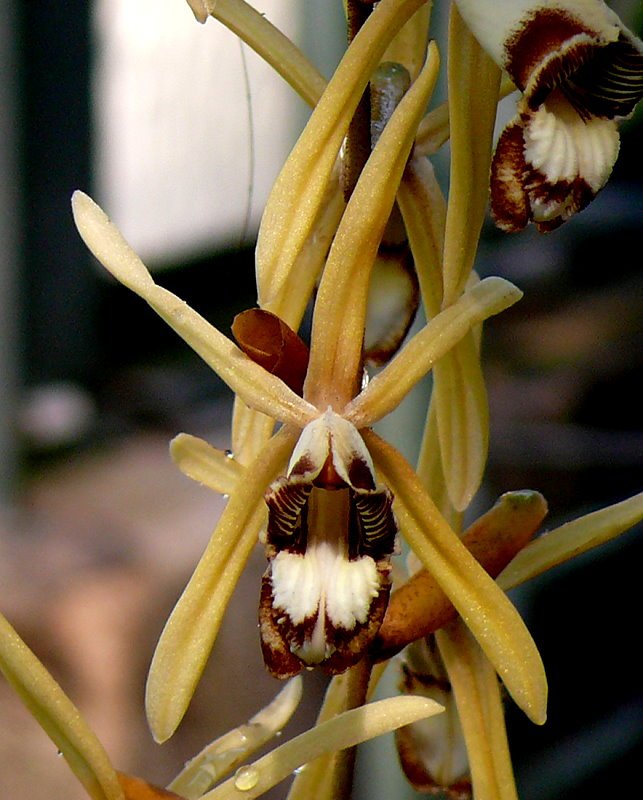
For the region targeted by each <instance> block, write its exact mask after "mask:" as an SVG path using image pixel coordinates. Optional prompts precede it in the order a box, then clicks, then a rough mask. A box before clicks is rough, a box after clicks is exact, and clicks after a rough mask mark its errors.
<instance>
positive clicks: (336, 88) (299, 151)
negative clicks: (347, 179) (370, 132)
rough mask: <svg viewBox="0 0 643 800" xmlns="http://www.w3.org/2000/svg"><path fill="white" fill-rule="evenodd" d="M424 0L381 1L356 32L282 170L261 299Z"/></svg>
mask: <svg viewBox="0 0 643 800" xmlns="http://www.w3.org/2000/svg"><path fill="white" fill-rule="evenodd" d="M424 1H425V0H382V1H381V2H380V3H379V4H378V6H377V7H376V8H375V10H374V11H373V13H372V14H371V15H370V17H369V19H368V21H367V22H366V24H365V25H364V26H363V28H362V29H361V30H360V32H359V33H358V35H357V36H356V37H355V39H354V40H353V42H352V43H351V46H350V47H349V48H348V50H347V51H346V53H345V55H344V57H343V58H342V60H341V62H340V64H339V66H338V67H337V70H336V71H335V74H334V75H333V78H332V79H331V81H330V83H329V84H328V87H327V89H326V91H325V92H324V94H323V95H322V97H321V99H320V100H319V102H318V104H317V106H316V108H315V110H314V111H313V114H312V116H311V118H310V120H309V122H308V124H307V125H306V128H305V129H304V131H303V133H302V135H301V136H300V137H299V140H298V141H297V144H296V145H295V147H294V148H293V150H292V152H291V154H290V156H289V158H288V160H287V161H286V163H285V165H284V167H283V169H282V170H281V172H280V174H279V176H278V178H277V180H276V182H275V185H274V187H273V189H272V192H271V194H270V197H269V198H268V202H267V205H266V209H265V211H264V215H263V219H262V221H261V227H260V230H259V239H258V242H257V285H258V289H259V304H260V305H261V306H262V307H266V304H268V303H270V302H271V300H272V298H273V297H275V296H277V295H278V294H279V293H280V291H281V288H282V287H283V285H284V283H285V282H286V280H287V279H288V276H289V274H290V270H291V268H292V266H293V264H294V263H295V261H296V260H297V258H298V255H299V253H300V251H301V249H302V247H303V246H304V243H305V242H306V240H307V239H308V238H309V236H310V234H311V231H312V228H313V226H314V225H315V222H316V220H317V217H318V212H319V209H320V207H321V205H322V203H323V199H324V196H325V193H326V190H327V186H328V181H329V179H330V176H331V173H332V170H333V166H334V164H335V161H336V158H337V154H338V153H339V148H340V146H341V143H342V141H343V139H344V136H345V135H346V130H347V129H348V126H349V123H350V121H351V119H352V117H353V113H354V111H355V108H356V107H357V104H358V102H359V100H360V98H361V96H362V93H363V92H364V89H365V88H366V84H367V83H368V80H369V78H370V76H371V73H372V72H373V70H374V69H375V67H376V66H377V64H378V62H379V60H380V58H381V56H382V54H383V53H384V50H385V49H386V47H387V45H388V44H389V42H390V41H391V40H392V39H393V38H394V36H395V34H396V33H397V32H398V31H399V30H400V28H401V27H402V26H403V25H404V23H405V22H406V20H407V19H409V18H410V17H411V16H412V14H413V13H414V12H415V11H417V9H418V8H420V6H421V5H423V3H424Z"/></svg>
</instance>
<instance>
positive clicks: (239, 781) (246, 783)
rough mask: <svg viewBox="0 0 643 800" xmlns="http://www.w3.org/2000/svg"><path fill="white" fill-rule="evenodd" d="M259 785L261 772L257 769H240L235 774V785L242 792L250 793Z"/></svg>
mask: <svg viewBox="0 0 643 800" xmlns="http://www.w3.org/2000/svg"><path fill="white" fill-rule="evenodd" d="M257 783H259V770H258V769H257V768H256V767H252V766H250V767H247V766H246V767H239V769H238V770H237V771H236V772H235V774H234V785H235V788H236V789H238V790H239V791H240V792H249V791H250V789H254V788H255V786H256V785H257Z"/></svg>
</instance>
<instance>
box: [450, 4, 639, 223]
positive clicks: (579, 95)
mask: <svg viewBox="0 0 643 800" xmlns="http://www.w3.org/2000/svg"><path fill="white" fill-rule="evenodd" d="M457 3H458V8H459V10H460V13H461V14H462V17H463V18H464V20H465V21H466V22H467V24H468V25H469V27H470V28H471V31H472V32H473V34H474V35H475V36H476V38H478V40H479V42H480V44H481V45H482V46H483V47H484V48H485V49H486V50H487V52H488V53H489V54H490V55H491V56H492V57H493V58H494V59H495V60H496V62H497V63H498V64H499V65H500V66H501V67H503V68H504V69H505V70H506V71H507V72H508V73H509V75H510V77H511V78H512V80H513V81H514V83H515V84H516V86H518V88H519V89H520V90H521V91H522V92H523V97H522V99H521V101H520V103H519V107H518V115H517V116H516V117H515V118H514V119H513V120H512V121H511V122H510V123H509V125H508V126H507V127H506V128H505V130H504V131H503V133H502V134H501V136H500V139H499V142H498V145H497V148H496V152H495V154H494V160H493V164H492V170H491V210H492V214H493V216H494V219H495V221H496V223H497V225H498V226H499V227H500V228H502V229H503V230H507V231H517V230H520V229H521V228H523V227H524V226H525V225H526V224H527V223H528V222H530V221H533V222H535V223H536V226H537V227H538V229H539V230H541V231H548V230H552V229H553V228H556V227H558V226H559V225H561V224H562V223H563V222H565V220H567V219H569V217H571V216H572V215H573V214H575V213H576V212H578V211H580V210H581V209H583V208H584V207H585V206H586V205H587V204H588V203H589V202H590V201H591V200H592V199H593V198H594V197H595V196H596V194H597V192H598V191H600V189H601V188H602V187H603V186H604V185H605V183H606V182H607V180H608V178H609V176H610V174H611V171H612V169H613V166H614V163H615V161H616V158H617V155H618V149H619V136H618V130H617V125H616V121H617V120H619V119H622V118H624V117H627V116H628V115H629V114H631V113H632V111H633V110H634V108H635V106H636V104H637V103H638V102H639V100H640V99H641V97H643V44H642V43H641V41H640V40H639V39H637V38H636V37H635V36H634V35H633V34H632V33H630V31H628V30H627V29H626V28H625V27H624V26H623V24H622V22H621V21H620V19H619V18H618V16H617V15H616V14H615V13H614V12H613V11H612V10H611V9H610V8H608V6H606V5H605V3H603V2H602V0H551V1H550V2H544V0H539V1H538V2H535V0H475V2H473V0H457Z"/></svg>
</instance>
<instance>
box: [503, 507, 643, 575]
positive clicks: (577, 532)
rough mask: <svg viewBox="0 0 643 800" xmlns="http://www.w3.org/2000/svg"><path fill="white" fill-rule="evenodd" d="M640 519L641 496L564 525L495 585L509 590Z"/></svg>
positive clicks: (531, 549) (530, 547) (534, 545)
mask: <svg viewBox="0 0 643 800" xmlns="http://www.w3.org/2000/svg"><path fill="white" fill-rule="evenodd" d="M642 519H643V492H642V493H641V494H636V495H634V497H630V498H629V499H627V500H623V501H622V502H621V503H615V504H614V505H612V506H607V508H601V509H600V510H599V511H593V512H592V513H591V514H586V515H585V516H583V517H579V518H578V519H575V520H573V521H572V522H567V523H566V524H565V525H561V526H560V527H559V528H556V529H555V530H553V531H550V532H549V533H546V534H543V535H542V536H540V537H538V539H535V540H534V541H533V542H531V543H530V544H528V545H527V547H525V548H524V550H521V551H520V553H518V555H517V556H516V557H515V558H514V559H513V561H512V562H511V563H510V564H509V565H508V566H507V567H506V568H505V569H504V570H503V571H502V572H501V573H500V575H499V576H498V579H497V581H498V585H499V586H501V587H502V588H503V589H505V590H508V589H512V588H513V587H514V586H518V585H519V584H521V583H524V582H525V581H528V580H530V579H531V578H535V577H536V575H540V574H541V573H542V572H545V571H547V570H548V569H552V567H555V566H557V565H558V564H562V563H564V562H565V561H569V559H571V558H574V557H575V556H578V555H580V554H581V553H584V552H586V551H587V550H591V549H592V548H593V547H598V546H599V545H601V544H604V543H605V542H608V541H609V540H610V539H613V538H614V537H616V536H620V534H622V533H624V532H625V531H627V530H628V529H629V528H631V527H633V526H634V525H636V524H637V523H638V522H640V521H641V520H642Z"/></svg>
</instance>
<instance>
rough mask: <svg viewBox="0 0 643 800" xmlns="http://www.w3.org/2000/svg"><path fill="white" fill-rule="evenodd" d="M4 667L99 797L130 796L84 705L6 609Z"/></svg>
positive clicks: (1, 642)
mask: <svg viewBox="0 0 643 800" xmlns="http://www.w3.org/2000/svg"><path fill="white" fill-rule="evenodd" d="M0 671H2V673H3V674H4V676H5V678H6V679H7V680H8V681H9V683H10V684H11V686H12V687H13V689H14V690H15V691H16V693H17V694H18V696H19V697H20V699H21V700H22V702H23V703H24V704H25V706H26V707H27V709H28V710H29V712H30V713H31V714H32V715H33V716H34V717H35V719H36V721H37V722H38V724H39V725H40V726H41V728H42V729H43V730H44V731H45V733H46V734H47V735H48V736H49V738H50V739H51V740H52V741H53V743H54V744H55V745H56V747H57V748H58V750H59V751H60V752H61V753H62V755H63V757H64V758H65V760H66V761H67V763H68V764H69V766H70V768H71V770H72V772H73V773H74V775H76V777H77V778H78V780H79V781H80V782H81V783H82V785H83V786H84V787H85V789H86V791H87V793H88V794H89V796H90V797H92V798H93V800H124V798H123V792H122V790H121V787H120V784H119V782H118V777H117V775H116V772H115V771H114V768H113V767H112V765H111V763H110V761H109V758H108V757H107V753H106V752H105V750H104V749H103V746H102V745H101V743H100V742H99V741H98V739H97V738H96V736H95V735H94V733H93V731H92V730H91V729H90V728H89V726H88V725H87V723H86V722H85V720H84V719H83V717H82V716H81V714H80V712H79V711H78V709H77V708H76V707H75V706H74V704H73V703H72V702H71V700H70V699H69V698H68V697H67V695H66V694H65V693H64V692H63V690H62V689H61V688H60V686H59V685H58V684H57V683H56V681H55V680H54V679H53V678H52V677H51V675H50V674H49V673H48V672H47V670H46V669H45V667H44V666H43V665H42V664H41V662H40V661H39V660H38V659H37V658H36V656H35V655H34V654H33V653H32V652H31V650H30V649H29V648H28V647H27V645H26V644H25V643H24V642H23V641H22V639H21V638H20V637H19V636H18V634H17V633H16V631H15V630H14V629H13V628H12V627H11V625H10V624H9V623H8V622H7V620H6V619H5V618H4V616H2V614H0Z"/></svg>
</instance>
